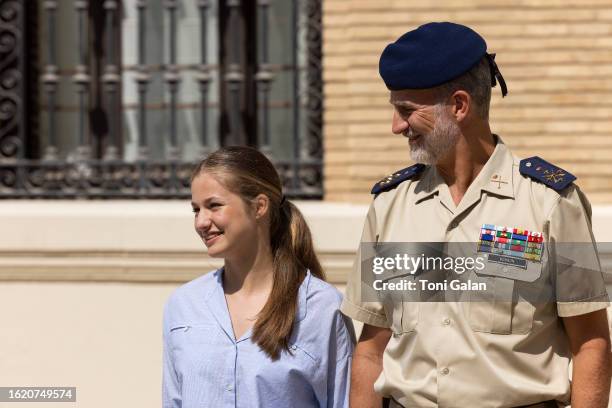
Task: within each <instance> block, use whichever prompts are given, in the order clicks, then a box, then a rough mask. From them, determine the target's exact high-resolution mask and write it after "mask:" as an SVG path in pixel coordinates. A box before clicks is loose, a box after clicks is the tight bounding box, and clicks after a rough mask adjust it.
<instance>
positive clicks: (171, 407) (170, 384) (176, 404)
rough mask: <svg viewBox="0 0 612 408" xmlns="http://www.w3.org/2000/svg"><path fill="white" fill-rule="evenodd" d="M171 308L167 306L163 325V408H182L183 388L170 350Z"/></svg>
mask: <svg viewBox="0 0 612 408" xmlns="http://www.w3.org/2000/svg"><path fill="white" fill-rule="evenodd" d="M169 317H170V316H169V307H168V304H166V306H165V308H164V318H163V324H162V327H163V329H162V331H163V334H162V337H163V371H162V407H163V408H181V407H182V405H183V403H182V398H181V387H180V382H179V379H178V375H177V373H176V369H175V367H174V359H173V356H172V349H171V348H170V341H169V335H170V325H169V324H168V322H169Z"/></svg>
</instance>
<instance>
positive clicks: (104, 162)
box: [0, 0, 323, 198]
mask: <svg viewBox="0 0 612 408" xmlns="http://www.w3.org/2000/svg"><path fill="white" fill-rule="evenodd" d="M0 7H1V8H2V10H0V19H1V21H2V28H1V30H2V32H1V34H0V36H1V37H2V39H3V40H2V42H1V44H2V45H1V47H0V52H1V53H2V62H1V63H0V64H1V65H0V86H1V88H0V89H1V91H2V96H1V97H2V102H0V115H2V125H0V131H1V133H0V197H5V198H6V197H11V198H14V197H23V198H27V197H62V198H66V197H88V198H107V197H153V198H164V197H166V198H173V197H184V196H188V195H189V176H190V172H191V168H192V166H193V164H194V162H195V161H197V160H199V159H200V158H202V157H204V156H205V155H206V154H207V153H208V152H210V151H212V150H214V149H216V148H218V147H219V146H224V145H231V144H246V145H251V146H256V147H258V148H259V149H260V150H262V151H263V152H265V153H266V154H267V155H268V156H269V157H270V158H271V159H272V160H273V162H274V163H275V164H276V166H277V168H278V170H279V172H280V173H281V176H282V178H283V182H284V186H285V189H286V194H287V195H289V196H291V197H301V198H320V197H321V196H322V191H323V190H322V145H321V128H322V79H321V77H322V75H321V64H320V63H321V4H320V0H317V1H314V0H302V1H300V0H293V1H289V0H258V1H255V0H243V1H240V0H226V1H223V0H218V1H214V0H160V1H145V0H124V1H116V0H105V1H95V2H94V1H89V2H88V1H82V0H75V1H72V2H65V1H50V0H44V1H43V0H39V1H37V2H36V1H35V2H29V1H25V0H23V1H16V0H15V1H9V2H3V4H2V6H0Z"/></svg>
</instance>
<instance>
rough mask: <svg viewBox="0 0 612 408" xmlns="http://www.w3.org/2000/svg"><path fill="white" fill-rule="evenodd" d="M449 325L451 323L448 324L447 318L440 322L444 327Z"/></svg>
mask: <svg viewBox="0 0 612 408" xmlns="http://www.w3.org/2000/svg"><path fill="white" fill-rule="evenodd" d="M450 323H451V322H450V319H449V318H448V317H447V318H446V319H444V320H442V324H443V325H444V326H448V325H449V324H450Z"/></svg>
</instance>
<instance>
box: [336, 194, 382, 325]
mask: <svg viewBox="0 0 612 408" xmlns="http://www.w3.org/2000/svg"><path fill="white" fill-rule="evenodd" d="M376 224H377V222H376V209H375V207H374V202H373V203H372V204H371V205H370V209H369V210H368V215H367V217H366V221H365V225H364V227H363V233H362V234H361V242H376V241H377V236H376V231H377V225H376ZM361 258H362V245H359V248H358V249H357V256H356V258H355V262H354V263H353V269H352V271H351V272H350V275H349V278H348V282H347V285H346V295H345V297H344V300H343V301H342V306H341V308H340V310H341V311H342V313H344V314H345V315H347V316H348V317H351V318H353V319H355V320H358V321H360V322H363V323H365V324H369V325H372V326H377V327H384V328H388V327H390V324H389V322H388V320H387V316H386V314H385V310H384V307H383V305H382V303H381V302H378V301H370V300H373V299H377V298H378V296H377V294H376V293H375V291H374V289H373V288H372V286H371V285H367V284H364V283H363V279H362V278H363V276H362V270H361V269H362V268H361V261H362V259H361ZM365 300H368V301H365Z"/></svg>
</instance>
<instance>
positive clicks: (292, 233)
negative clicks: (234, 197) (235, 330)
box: [191, 146, 325, 360]
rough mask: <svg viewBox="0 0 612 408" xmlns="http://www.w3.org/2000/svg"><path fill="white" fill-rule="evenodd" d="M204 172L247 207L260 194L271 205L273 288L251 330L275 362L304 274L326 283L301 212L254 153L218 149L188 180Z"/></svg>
mask: <svg viewBox="0 0 612 408" xmlns="http://www.w3.org/2000/svg"><path fill="white" fill-rule="evenodd" d="M202 173H207V174H210V175H212V176H213V177H215V179H216V180H217V181H218V182H219V183H221V184H222V185H223V186H224V187H225V188H227V189H228V190H229V191H231V192H233V193H235V194H238V195H239V196H240V197H241V198H242V199H243V200H244V201H245V202H247V203H249V202H251V201H252V200H253V199H254V198H255V197H257V196H258V195H259V194H264V195H266V196H267V197H268V199H269V200H270V205H269V212H270V246H271V249H272V258H273V275H272V278H273V283H272V291H271V293H270V297H269V298H268V301H267V302H266V304H265V305H264V307H263V309H262V310H261V312H260V313H259V315H258V316H257V321H256V322H255V326H254V327H253V341H254V342H256V343H257V344H258V345H259V347H261V348H262V350H263V351H264V352H265V353H266V354H268V355H269V356H270V357H271V358H272V359H273V360H276V359H278V357H279V356H280V353H281V351H282V350H283V349H285V350H289V337H290V336H291V331H292V329H293V323H294V321H295V315H296V311H297V302H298V291H299V288H300V285H301V283H302V281H303V280H304V277H305V276H306V270H307V269H309V270H310V273H312V274H313V275H314V276H316V277H318V278H321V279H323V280H325V275H324V273H323V269H322V268H321V264H320V263H319V259H318V258H317V255H316V253H315V251H314V246H313V244H312V236H311V233H310V229H309V228H308V225H307V224H306V220H305V219H304V217H303V216H302V213H301V212H300V210H298V208H297V207H296V206H295V205H294V204H293V203H291V202H289V201H288V200H286V199H284V196H283V191H282V185H281V180H280V177H279V175H278V173H277V172H276V169H275V168H274V165H273V164H272V163H271V162H270V161H269V160H268V159H267V158H266V156H264V155H263V154H262V153H260V152H259V151H257V150H256V149H253V148H251V147H246V146H230V147H224V148H221V149H219V150H217V151H215V152H214V153H212V154H211V155H209V156H208V157H207V158H205V159H204V160H202V161H201V162H200V163H199V164H198V165H197V166H196V168H195V169H194V171H193V174H192V176H191V180H192V181H193V179H195V178H196V177H197V176H198V175H200V174H202Z"/></svg>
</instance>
